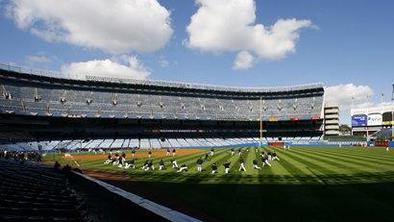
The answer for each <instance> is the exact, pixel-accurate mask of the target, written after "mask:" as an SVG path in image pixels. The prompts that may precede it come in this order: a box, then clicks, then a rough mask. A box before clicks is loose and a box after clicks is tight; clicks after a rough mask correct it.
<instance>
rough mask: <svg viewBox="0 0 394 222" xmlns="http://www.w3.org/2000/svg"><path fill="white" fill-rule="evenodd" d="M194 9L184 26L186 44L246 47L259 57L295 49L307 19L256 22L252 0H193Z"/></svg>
mask: <svg viewBox="0 0 394 222" xmlns="http://www.w3.org/2000/svg"><path fill="white" fill-rule="evenodd" d="M195 1H196V4H197V5H198V7H199V9H198V11H197V12H196V13H195V14H194V15H193V16H192V18H191V22H190V24H189V26H188V27H187V32H188V35H189V37H188V39H187V46H188V47H190V48H196V49H200V50H202V51H210V52H221V51H235V52H239V51H248V52H249V53H253V54H255V55H256V56H257V57H259V58H262V59H271V60H272V59H281V58H284V57H286V55H288V54H289V53H292V52H295V47H296V41H297V39H298V38H299V30H300V29H301V28H305V27H311V26H312V22H311V21H309V20H297V19H294V18H293V19H279V20H278V21H276V22H275V23H274V24H273V25H271V26H268V27H266V26H264V25H263V24H256V5H255V1H254V0H195Z"/></svg>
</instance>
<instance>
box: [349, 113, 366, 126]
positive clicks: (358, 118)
mask: <svg viewBox="0 0 394 222" xmlns="http://www.w3.org/2000/svg"><path fill="white" fill-rule="evenodd" d="M352 126H356V127H357V126H367V115H354V116H352Z"/></svg>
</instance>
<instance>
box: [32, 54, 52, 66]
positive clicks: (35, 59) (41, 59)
mask: <svg viewBox="0 0 394 222" xmlns="http://www.w3.org/2000/svg"><path fill="white" fill-rule="evenodd" d="M26 62H27V63H28V64H37V63H41V64H43V63H50V62H52V59H51V58H49V57H47V56H45V55H29V56H26Z"/></svg>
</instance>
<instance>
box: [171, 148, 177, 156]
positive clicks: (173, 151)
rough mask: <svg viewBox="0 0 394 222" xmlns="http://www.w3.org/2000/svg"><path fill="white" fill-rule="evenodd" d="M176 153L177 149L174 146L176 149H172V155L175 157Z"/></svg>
mask: <svg viewBox="0 0 394 222" xmlns="http://www.w3.org/2000/svg"><path fill="white" fill-rule="evenodd" d="M175 154H176V149H175V148H174V149H172V156H173V157H174V156H175Z"/></svg>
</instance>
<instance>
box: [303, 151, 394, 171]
mask: <svg viewBox="0 0 394 222" xmlns="http://www.w3.org/2000/svg"><path fill="white" fill-rule="evenodd" d="M304 152H308V153H312V154H314V155H318V156H325V157H328V158H331V159H335V160H338V161H340V162H342V163H343V164H351V165H356V166H359V167H355V168H356V171H360V169H362V171H365V170H367V171H368V170H369V171H371V170H372V171H376V170H390V169H393V167H394V164H386V163H381V162H378V161H372V160H370V159H365V158H359V157H354V156H349V155H343V154H341V153H327V152H319V151H310V150H308V151H304ZM360 167H361V168H360Z"/></svg>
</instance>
